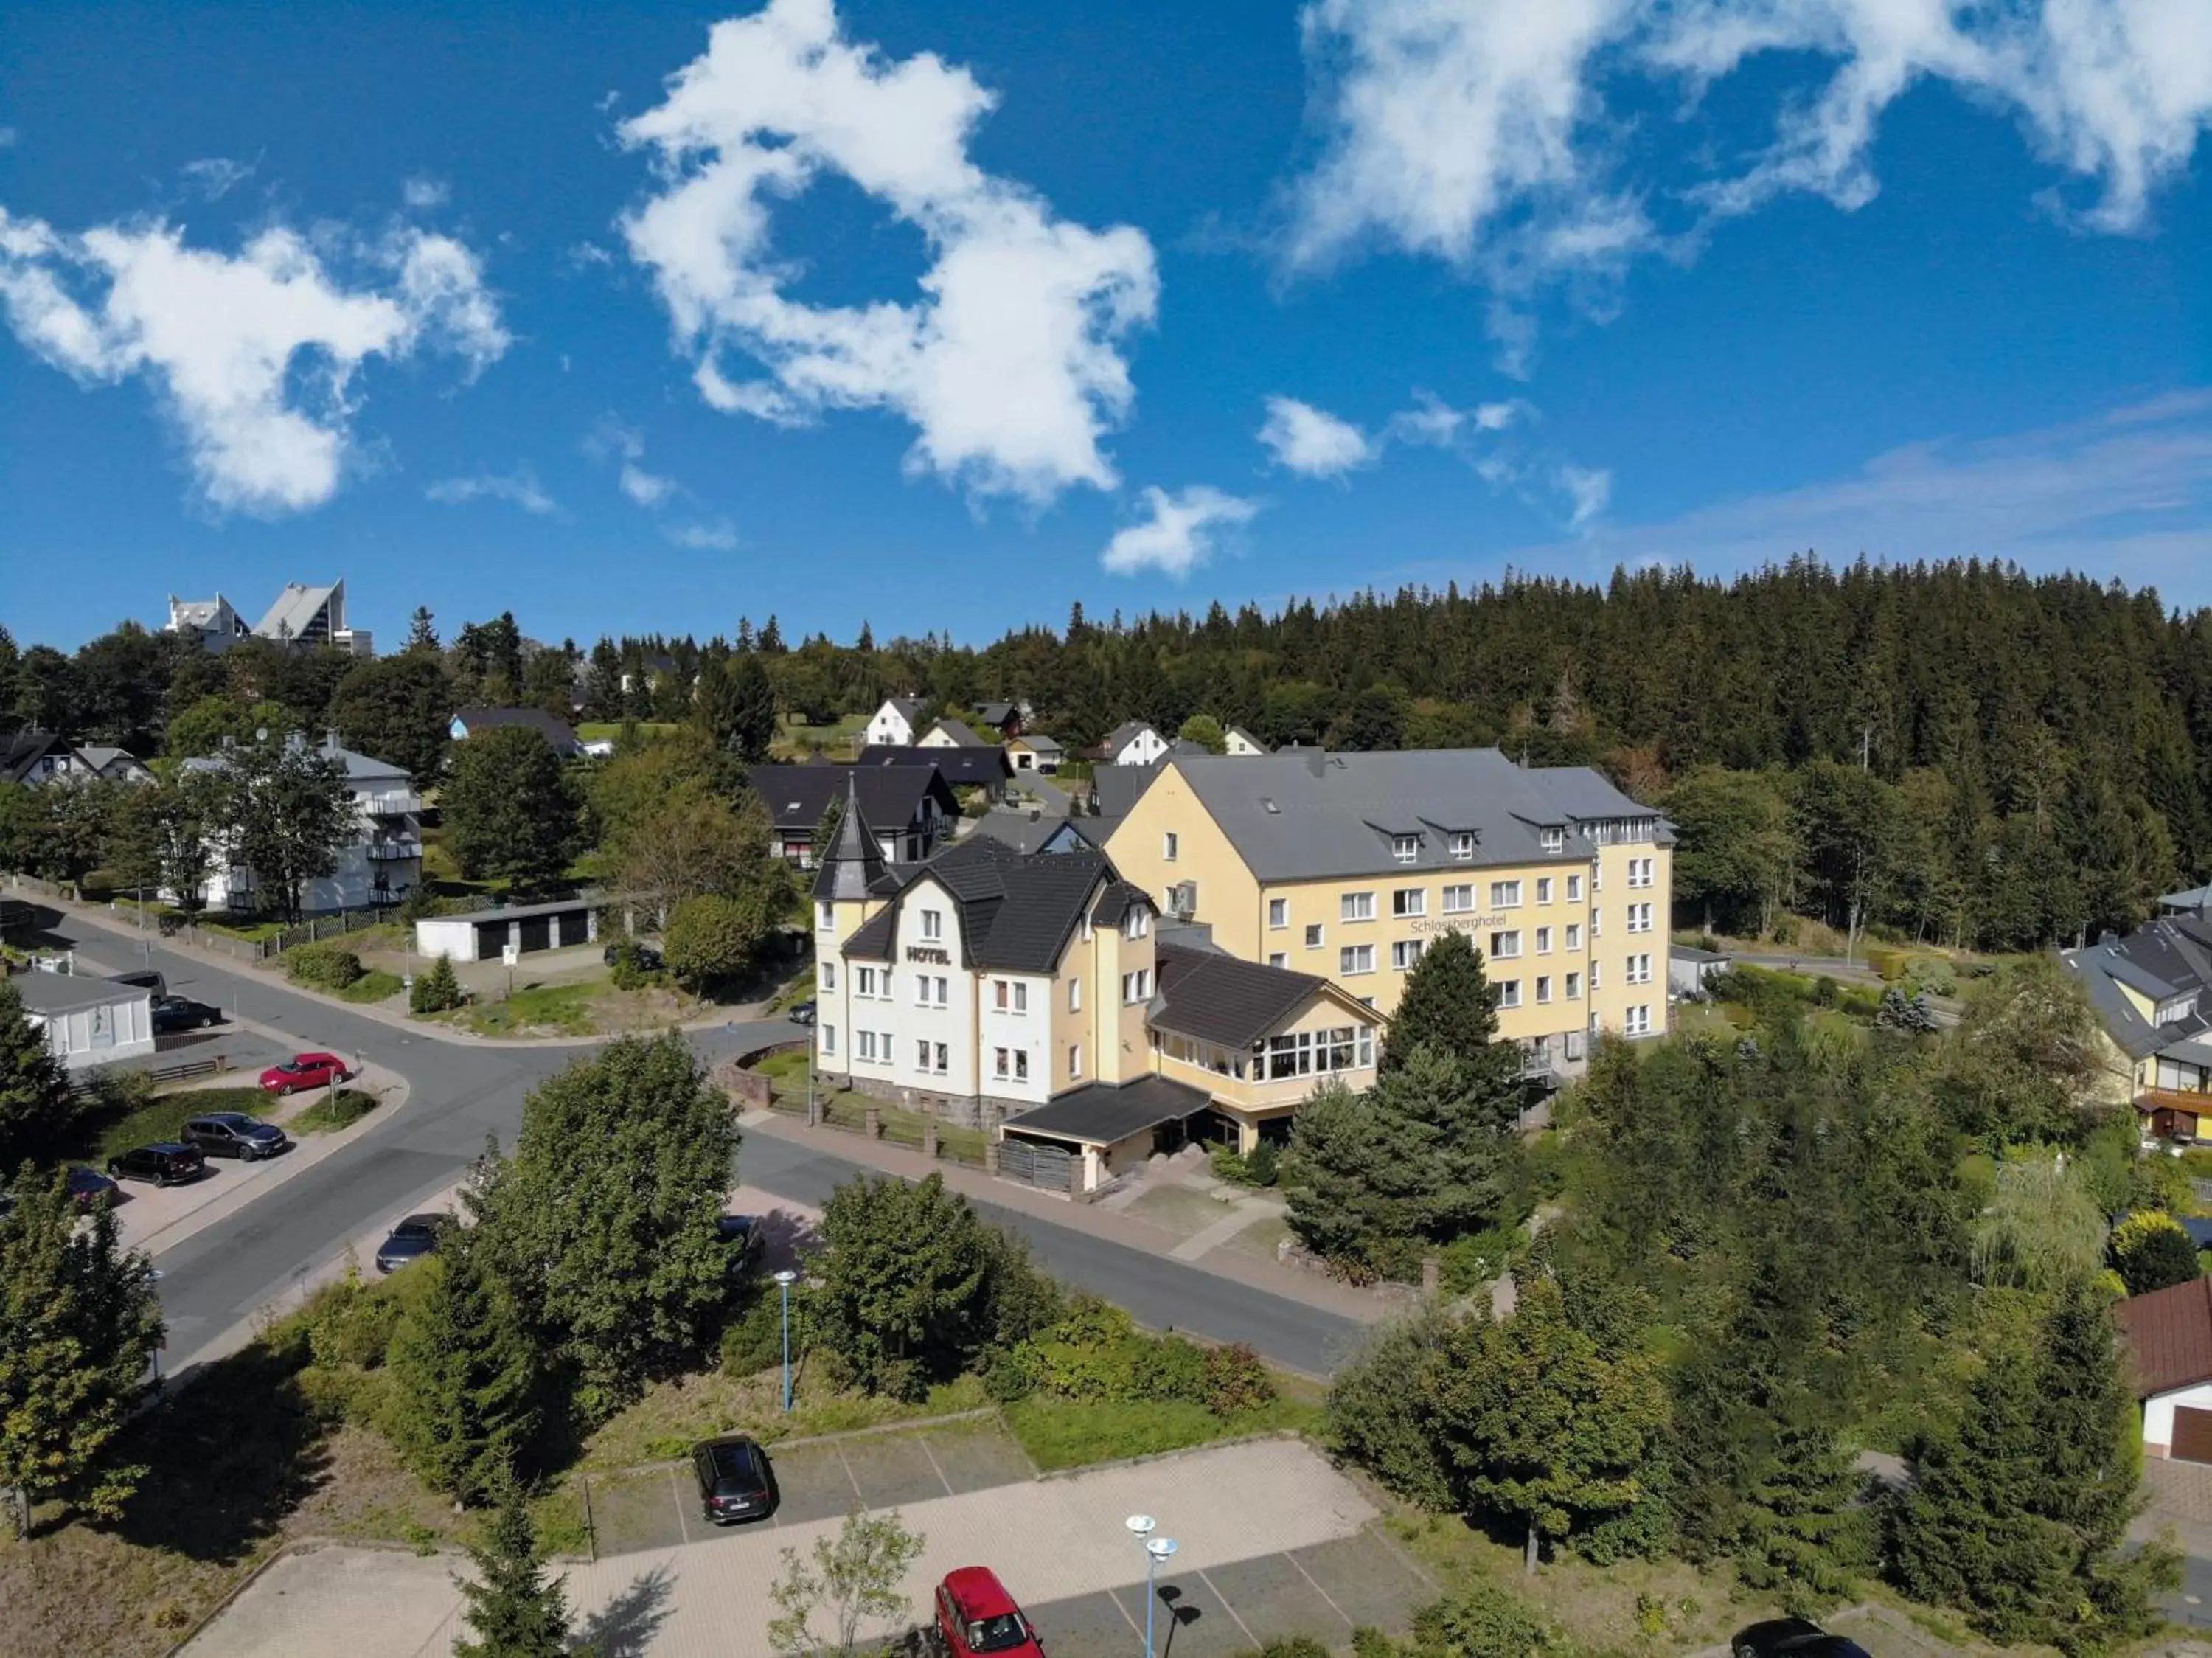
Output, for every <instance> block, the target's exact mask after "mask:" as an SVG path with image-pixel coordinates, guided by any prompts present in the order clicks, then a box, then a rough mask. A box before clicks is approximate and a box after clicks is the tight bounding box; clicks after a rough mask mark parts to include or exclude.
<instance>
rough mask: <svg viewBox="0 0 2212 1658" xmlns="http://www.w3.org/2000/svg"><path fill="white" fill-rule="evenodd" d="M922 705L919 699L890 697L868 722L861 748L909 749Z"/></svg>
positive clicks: (918, 723) (919, 718)
mask: <svg viewBox="0 0 2212 1658" xmlns="http://www.w3.org/2000/svg"><path fill="white" fill-rule="evenodd" d="M923 705H924V704H923V703H922V700H921V698H919V697H891V698H886V699H885V701H884V705H883V706H882V707H881V708H879V709H878V710H876V714H875V717H874V718H873V719H872V720H870V721H869V722H868V728H867V731H866V734H865V739H864V741H863V744H862V746H863V747H868V748H880V747H892V748H905V747H910V746H911V745H912V743H913V742H914V740H915V727H916V726H918V725H920V724H921V710H922V708H923Z"/></svg>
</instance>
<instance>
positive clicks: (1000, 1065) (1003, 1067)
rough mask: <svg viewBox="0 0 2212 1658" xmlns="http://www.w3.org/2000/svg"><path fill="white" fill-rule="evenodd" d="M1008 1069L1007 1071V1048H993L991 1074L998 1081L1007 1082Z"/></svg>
mask: <svg viewBox="0 0 2212 1658" xmlns="http://www.w3.org/2000/svg"><path fill="white" fill-rule="evenodd" d="M1006 1071H1007V1057H1006V1049H1004V1048H994V1049H992V1050H991V1075H992V1076H993V1077H994V1079H996V1080H997V1081H999V1082H1005V1081H1006Z"/></svg>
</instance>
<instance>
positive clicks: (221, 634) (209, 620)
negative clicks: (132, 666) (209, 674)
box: [163, 581, 376, 656]
mask: <svg viewBox="0 0 2212 1658" xmlns="http://www.w3.org/2000/svg"><path fill="white" fill-rule="evenodd" d="M163 631H165V632H169V633H179V634H184V635H186V636H188V637H197V639H198V640H199V642H200V643H201V644H203V645H204V646H205V647H206V648H207V649H210V650H224V649H228V648H229V647H230V646H232V645H234V644H235V643H237V642H238V641H239V640H240V639H249V638H251V639H267V640H270V641H271V642H272V643H279V644H307V645H331V646H333V647H335V648H336V649H339V650H343V651H346V652H349V653H350V654H351V655H356V656H374V655H375V654H376V647H375V643H374V640H373V639H372V638H371V637H370V635H369V631H368V629H367V628H356V627H351V626H349V625H347V623H346V610H345V583H344V582H343V581H337V582H331V584H330V585H329V586H327V587H309V586H307V585H306V584H305V583H303V582H286V583H285V584H284V590H283V592H282V593H280V594H277V595H276V602H275V603H274V604H272V605H270V607H269V608H268V609H267V610H266V611H264V612H263V613H262V617H261V619H260V621H258V622H257V623H255V624H254V625H252V626H251V627H248V626H247V625H246V619H245V618H244V617H243V616H241V615H240V614H239V613H238V611H237V609H236V607H234V606H233V605H232V604H231V602H230V600H228V599H226V598H224V597H223V596H222V594H220V593H218V594H216V596H215V597H214V598H212V599H179V598H178V597H177V595H176V594H170V595H169V620H168V623H167V626H166V627H165V628H164V630H163Z"/></svg>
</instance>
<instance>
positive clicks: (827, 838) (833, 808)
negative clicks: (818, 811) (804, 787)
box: [813, 794, 845, 869]
mask: <svg viewBox="0 0 2212 1658" xmlns="http://www.w3.org/2000/svg"><path fill="white" fill-rule="evenodd" d="M844 815H845V802H843V801H842V800H841V799H839V798H838V797H837V796H836V795H834V794H833V795H830V796H829V802H828V803H827V804H826V805H824V806H823V808H822V816H821V818H820V819H819V820H817V822H816V824H815V826H814V842H813V863H814V867H815V868H816V869H820V868H821V867H822V861H823V859H824V858H825V857H827V856H829V848H830V847H831V846H832V845H833V844H836V839H837V825H838V823H839V822H840V821H841V820H842V819H843V817H844Z"/></svg>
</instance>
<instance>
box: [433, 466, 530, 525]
mask: <svg viewBox="0 0 2212 1658" xmlns="http://www.w3.org/2000/svg"><path fill="white" fill-rule="evenodd" d="M422 493H423V494H424V495H426V496H428V497H429V498H430V499H431V500H433V501H437V502H441V503H444V504H445V505H447V506H449V507H458V506H460V505H462V504H464V503H467V502H471V501H504V502H507V503H508V504H509V505H512V506H517V507H520V508H521V509H523V511H525V512H526V513H529V514H531V515H532V516H533V517H538V518H544V517H548V516H550V515H552V514H554V513H556V512H558V511H560V510H561V503H559V502H557V501H556V500H555V499H554V498H553V497H551V496H550V495H548V494H546V493H545V491H544V486H543V485H540V484H539V483H538V474H537V472H535V471H533V470H532V468H531V467H529V466H517V467H516V468H515V469H514V470H513V472H508V473H507V474H505V475H504V476H501V475H499V474H496V473H492V472H478V473H477V475H476V476H475V477H473V478H447V479H441V480H440V481H439V482H437V483H435V484H433V485H430V487H429V488H428V489H427V490H425V491H422Z"/></svg>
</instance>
